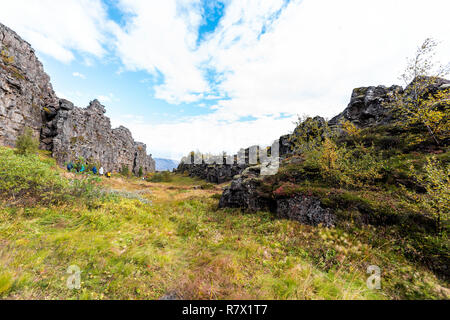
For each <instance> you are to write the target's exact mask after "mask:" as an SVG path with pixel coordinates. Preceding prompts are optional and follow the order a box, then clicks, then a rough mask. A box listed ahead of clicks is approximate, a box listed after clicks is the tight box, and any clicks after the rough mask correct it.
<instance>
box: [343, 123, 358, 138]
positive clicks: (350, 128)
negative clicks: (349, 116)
mask: <svg viewBox="0 0 450 320" xmlns="http://www.w3.org/2000/svg"><path fill="white" fill-rule="evenodd" d="M341 125H342V129H343V130H344V132H345V133H346V134H348V135H349V136H351V137H357V136H359V134H360V133H361V129H359V128H358V127H357V126H355V125H354V124H353V123H352V122H350V121H348V120H346V121H343V122H342V123H341Z"/></svg>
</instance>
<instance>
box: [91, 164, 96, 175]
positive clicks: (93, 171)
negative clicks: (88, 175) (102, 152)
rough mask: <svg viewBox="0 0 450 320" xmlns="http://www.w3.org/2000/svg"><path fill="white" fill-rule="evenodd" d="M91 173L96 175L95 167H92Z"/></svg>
mask: <svg viewBox="0 0 450 320" xmlns="http://www.w3.org/2000/svg"><path fill="white" fill-rule="evenodd" d="M92 173H93V174H97V167H96V166H94V167H93V168H92Z"/></svg>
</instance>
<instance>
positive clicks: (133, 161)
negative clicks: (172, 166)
mask: <svg viewBox="0 0 450 320" xmlns="http://www.w3.org/2000/svg"><path fill="white" fill-rule="evenodd" d="M0 41H1V56H0V145H7V146H14V145H15V141H16V139H17V137H18V136H19V135H20V134H21V133H22V132H23V129H24V128H25V127H30V128H32V130H33V132H34V135H35V136H36V137H39V139H40V147H41V148H42V149H45V150H50V151H52V153H53V156H54V157H55V158H56V159H57V161H58V163H59V164H64V162H66V161H72V160H76V159H77V158H78V157H83V158H85V159H87V160H91V161H95V162H99V163H101V165H102V166H103V167H104V168H105V169H106V170H112V171H118V170H120V169H121V168H122V167H123V166H127V167H128V168H129V171H130V172H133V173H135V174H138V173H139V169H140V168H142V171H143V173H145V172H153V171H155V162H154V160H153V159H152V158H151V156H149V155H147V150H146V145H145V144H143V143H140V142H135V141H134V140H133V137H132V135H131V132H130V131H129V130H128V129H127V128H124V127H120V128H117V129H112V128H111V122H110V120H109V118H107V117H106V116H105V115H104V114H105V112H106V109H105V107H104V106H102V105H101V104H100V103H99V102H98V101H97V100H94V101H92V102H91V103H90V105H89V106H88V107H87V108H86V109H81V108H78V107H75V106H74V105H73V104H72V103H71V102H70V101H67V100H64V99H59V98H58V97H57V96H56V95H55V93H54V91H53V88H52V85H51V83H50V78H49V76H48V75H47V74H46V73H45V72H44V69H43V66H42V64H41V63H40V62H39V60H38V59H37V58H36V56H35V53H34V50H33V49H32V48H31V46H30V44H28V43H27V42H25V41H23V40H22V39H21V38H20V37H19V36H18V35H17V34H16V33H15V32H14V31H12V30H11V29H9V28H7V27H5V26H3V25H2V24H0Z"/></svg>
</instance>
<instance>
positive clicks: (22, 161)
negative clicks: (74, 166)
mask: <svg viewBox="0 0 450 320" xmlns="http://www.w3.org/2000/svg"><path fill="white" fill-rule="evenodd" d="M0 163H1V165H0V198H2V199H4V200H7V201H12V202H14V203H19V204H20V203H22V204H23V203H25V204H26V203H30V202H31V203H42V204H45V205H49V204H58V203H65V202H68V201H79V200H80V199H83V200H84V201H85V202H86V203H87V204H89V202H91V201H94V200H95V199H98V198H99V197H100V191H99V189H98V188H97V185H96V182H97V181H98V178H88V179H74V180H68V179H65V178H63V177H62V176H60V175H59V173H58V172H57V171H55V170H54V165H55V162H54V161H53V160H52V161H49V160H40V159H39V157H38V156H36V155H20V154H17V153H15V152H14V151H13V150H11V149H7V148H0Z"/></svg>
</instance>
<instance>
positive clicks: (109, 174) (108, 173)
mask: <svg viewBox="0 0 450 320" xmlns="http://www.w3.org/2000/svg"><path fill="white" fill-rule="evenodd" d="M106 177H107V178H108V179H109V178H111V171H108V172H107V173H106Z"/></svg>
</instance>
